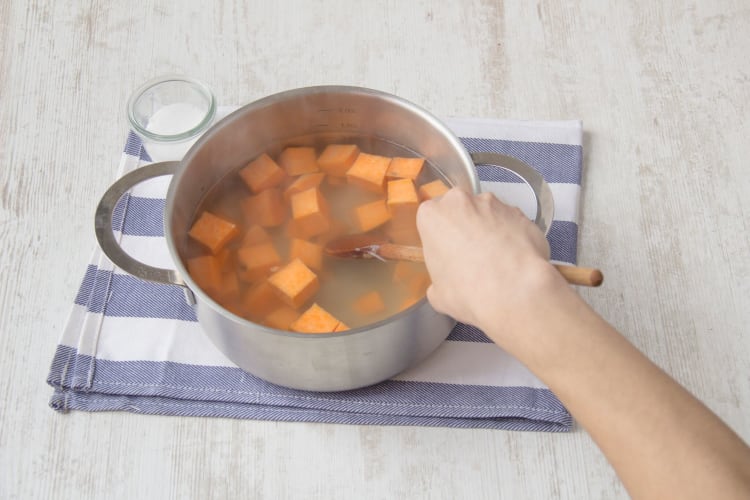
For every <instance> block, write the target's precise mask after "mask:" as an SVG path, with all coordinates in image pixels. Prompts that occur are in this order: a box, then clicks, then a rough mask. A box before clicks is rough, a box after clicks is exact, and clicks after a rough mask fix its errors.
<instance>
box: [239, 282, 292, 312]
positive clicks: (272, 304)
mask: <svg viewBox="0 0 750 500" xmlns="http://www.w3.org/2000/svg"><path fill="white" fill-rule="evenodd" d="M282 306H284V304H283V302H282V301H281V299H279V297H278V296H277V295H276V292H274V290H273V287H272V286H271V285H270V284H269V283H268V280H263V281H261V282H260V283H258V284H256V285H255V286H254V287H252V288H250V289H249V290H248V291H247V292H245V294H244V295H243V297H242V312H243V314H242V315H243V316H245V317H248V318H249V319H252V320H253V321H261V320H263V318H266V317H267V316H268V315H269V314H271V313H272V312H273V311H275V310H276V309H278V308H280V307H282Z"/></svg>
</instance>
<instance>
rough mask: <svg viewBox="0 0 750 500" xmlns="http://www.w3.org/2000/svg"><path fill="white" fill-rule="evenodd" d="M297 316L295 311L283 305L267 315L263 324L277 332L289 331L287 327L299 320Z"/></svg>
mask: <svg viewBox="0 0 750 500" xmlns="http://www.w3.org/2000/svg"><path fill="white" fill-rule="evenodd" d="M299 315H300V314H299V313H298V312H297V310H296V309H292V308H291V307H289V306H286V305H284V306H281V307H279V308H278V309H276V310H274V311H272V312H271V313H269V314H268V316H266V317H265V319H264V320H263V324H264V325H266V326H270V327H271V328H276V329H277V330H289V325H291V324H292V322H294V320H296V319H297V318H299Z"/></svg>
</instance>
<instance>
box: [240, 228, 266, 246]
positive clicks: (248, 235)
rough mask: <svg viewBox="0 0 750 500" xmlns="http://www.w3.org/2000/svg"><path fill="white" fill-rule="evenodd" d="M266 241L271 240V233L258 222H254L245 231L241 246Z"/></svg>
mask: <svg viewBox="0 0 750 500" xmlns="http://www.w3.org/2000/svg"><path fill="white" fill-rule="evenodd" d="M266 241H271V235H270V234H268V231H266V230H265V229H263V228H262V227H261V226H260V225H259V224H254V225H253V226H251V227H250V229H248V230H247V231H246V232H245V236H244V237H243V238H242V246H251V245H257V244H258V243H265V242H266Z"/></svg>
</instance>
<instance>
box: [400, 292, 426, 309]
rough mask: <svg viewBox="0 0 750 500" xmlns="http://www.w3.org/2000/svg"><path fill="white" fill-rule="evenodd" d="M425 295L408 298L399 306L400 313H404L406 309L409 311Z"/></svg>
mask: <svg viewBox="0 0 750 500" xmlns="http://www.w3.org/2000/svg"><path fill="white" fill-rule="evenodd" d="M423 297H424V295H409V296H408V297H406V298H405V299H404V300H403V301H402V302H401V304H399V306H398V310H399V311H403V310H404V309H409V308H410V307H411V306H413V305H414V304H416V303H417V302H419V301H420V300H422V298H423Z"/></svg>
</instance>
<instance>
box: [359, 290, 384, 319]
mask: <svg viewBox="0 0 750 500" xmlns="http://www.w3.org/2000/svg"><path fill="white" fill-rule="evenodd" d="M352 308H353V309H354V310H355V311H356V312H357V313H358V314H361V315H362V316H372V315H373V314H377V313H379V312H383V311H384V310H385V303H384V302H383V297H381V296H380V293H378V292H377V291H376V290H373V291H372V292H368V293H366V294H364V295H362V296H361V297H359V298H357V300H355V301H354V304H352Z"/></svg>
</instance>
